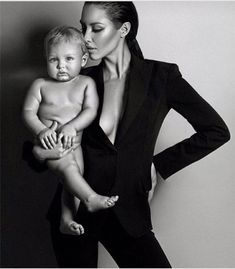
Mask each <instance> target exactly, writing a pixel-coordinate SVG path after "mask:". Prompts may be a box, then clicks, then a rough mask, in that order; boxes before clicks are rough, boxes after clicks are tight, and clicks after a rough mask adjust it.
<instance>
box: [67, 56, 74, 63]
mask: <svg viewBox="0 0 235 269" xmlns="http://www.w3.org/2000/svg"><path fill="white" fill-rule="evenodd" d="M66 60H67V61H69V62H70V61H72V60H74V58H73V57H70V56H69V57H67V58H66Z"/></svg>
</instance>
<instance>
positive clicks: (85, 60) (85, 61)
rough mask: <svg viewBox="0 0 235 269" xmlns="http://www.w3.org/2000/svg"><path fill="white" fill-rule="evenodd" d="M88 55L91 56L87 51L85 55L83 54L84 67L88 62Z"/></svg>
mask: <svg viewBox="0 0 235 269" xmlns="http://www.w3.org/2000/svg"><path fill="white" fill-rule="evenodd" d="M88 57H89V54H88V53H85V54H84V55H83V56H82V67H84V66H85V65H86V63H87V60H88Z"/></svg>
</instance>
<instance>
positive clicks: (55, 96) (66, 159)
mask: <svg viewBox="0 0 235 269" xmlns="http://www.w3.org/2000/svg"><path fill="white" fill-rule="evenodd" d="M91 84H92V82H91V80H90V78H88V77H85V76H82V75H79V76H78V77H75V78H74V79H72V80H70V81H67V82H58V81H56V80H52V79H38V80H36V82H35V83H34V85H33V87H32V88H31V92H30V93H29V98H28V100H27V99H26V103H25V110H26V111H28V112H29V114H30V113H32V114H36V115H38V118H37V117H35V115H33V117H31V126H30V127H31V128H32V129H33V130H35V132H36V130H38V129H39V128H40V127H41V126H44V127H45V128H44V129H43V130H42V131H41V133H42V137H41V138H40V135H39V144H38V145H35V147H34V150H33V152H34V154H35V156H36V157H37V158H38V159H41V160H43V159H46V161H47V164H48V167H49V168H51V169H52V170H53V171H55V172H56V173H58V174H59V175H62V178H63V184H64V186H65V187H66V188H67V190H69V191H70V192H71V193H72V194H73V195H75V196H76V197H78V198H79V199H81V201H82V202H83V203H84V204H85V205H86V207H87V209H88V211H90V212H95V211H97V210H100V209H106V208H109V207H111V206H113V205H114V204H115V201H116V200H117V198H116V197H107V196H101V195H98V194H97V193H96V192H94V191H93V190H92V189H91V188H90V186H89V185H88V184H87V182H86V181H85V180H84V178H83V176H82V175H83V157H82V149H81V146H80V144H81V139H82V130H83V129H84V128H85V127H87V125H89V124H87V122H90V118H94V112H93V111H92V110H91V109H90V107H95V112H96V108H97V105H98V104H97V101H96V100H97V96H96V92H95V91H92V90H91ZM88 99H89V101H88ZM89 109H90V111H91V113H90V114H91V115H89ZM84 110H86V111H85V113H84ZM36 112H37V113H36ZM92 113H93V114H92ZM39 122H40V124H39ZM53 123H56V127H55V124H54V126H53ZM51 125H52V126H53V128H50V126H51ZM41 129H42V128H41ZM58 133H59V135H58ZM65 138H66V143H65V142H64V141H63V140H65ZM40 142H41V145H40Z"/></svg>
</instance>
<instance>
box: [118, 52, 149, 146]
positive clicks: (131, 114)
mask: <svg viewBox="0 0 235 269" xmlns="http://www.w3.org/2000/svg"><path fill="white" fill-rule="evenodd" d="M152 67H153V64H152V63H147V62H145V61H144V60H142V59H140V58H138V57H136V56H134V55H133V54H132V56H131V63H130V74H129V79H128V81H127V85H126V90H127V91H128V92H127V101H126V106H125V107H124V114H123V117H122V119H121V121H120V123H119V126H118V131H117V134H116V140H115V144H119V143H120V142H121V139H122V138H123V137H124V135H125V133H126V132H127V130H128V128H129V127H130V125H131V123H132V121H133V120H134V118H135V116H136V115H137V113H138V111H139V109H140V107H141V105H142V104H143V102H144V100H145V97H146V95H147V91H148V87H149V82H150V78H151V73H152Z"/></svg>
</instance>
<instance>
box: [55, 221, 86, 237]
mask: <svg viewBox="0 0 235 269" xmlns="http://www.w3.org/2000/svg"><path fill="white" fill-rule="evenodd" d="M60 232H61V233H63V234H70V235H81V234H84V228H83V226H82V225H81V224H78V223H77V222H75V221H71V222H70V223H64V222H63V223H61V224H60Z"/></svg>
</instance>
